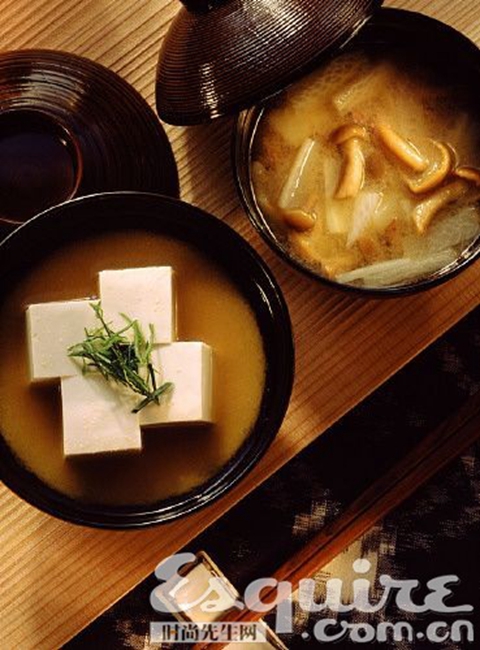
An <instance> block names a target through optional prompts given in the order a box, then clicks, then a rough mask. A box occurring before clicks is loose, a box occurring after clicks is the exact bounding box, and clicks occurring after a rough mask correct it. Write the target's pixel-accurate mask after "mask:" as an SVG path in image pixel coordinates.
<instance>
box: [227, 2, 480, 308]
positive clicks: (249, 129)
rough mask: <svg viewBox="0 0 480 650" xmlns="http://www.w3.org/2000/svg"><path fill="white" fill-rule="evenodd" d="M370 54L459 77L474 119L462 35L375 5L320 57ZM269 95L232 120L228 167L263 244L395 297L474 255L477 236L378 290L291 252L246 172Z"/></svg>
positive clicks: (468, 47)
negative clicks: (424, 271)
mask: <svg viewBox="0 0 480 650" xmlns="http://www.w3.org/2000/svg"><path fill="white" fill-rule="evenodd" d="M356 48H360V49H363V50H366V51H367V52H368V51H371V52H382V51H386V52H387V53H389V52H391V51H395V50H397V51H400V52H401V51H405V52H411V53H414V55H415V56H416V57H418V60H419V61H421V62H422V63H423V64H426V65H427V66H428V67H429V68H430V69H431V70H432V72H434V73H435V74H437V75H440V77H441V78H442V79H444V83H445V84H446V85H447V86H448V83H449V80H455V82H456V83H458V81H459V79H460V80H461V82H462V84H464V85H465V87H466V88H467V89H468V91H469V93H470V95H471V105H472V110H474V111H475V113H474V114H476V115H478V116H479V120H480V91H479V88H480V50H479V49H478V47H477V46H476V45H475V44H474V43H472V42H471V41H470V40H468V39H467V38H466V37H465V36H464V35H463V34H461V33H459V32H458V31H456V30H454V29H453V28H451V27H449V26H447V25H445V24H444V23H442V22H440V21H438V20H435V19H433V18H429V17H427V16H424V15H422V14H418V13H414V12H408V11H404V10H397V9H380V10H378V11H377V12H376V13H375V14H374V16H373V17H372V18H370V20H369V21H368V22H367V23H366V24H365V25H364V26H363V27H362V29H361V30H360V31H359V32H358V34H357V35H356V36H355V37H354V38H353V39H351V40H350V41H349V43H348V44H347V45H346V47H344V48H342V49H341V50H339V51H338V50H337V52H336V53H333V54H332V53H331V52H330V53H329V54H328V56H327V57H326V58H324V61H328V60H329V59H330V57H334V56H336V55H337V54H338V53H342V52H345V51H348V50H349V49H356ZM276 101H277V98H276V97H273V98H272V99H270V100H267V101H266V102H264V103H262V104H258V105H257V106H255V107H253V108H251V109H249V110H246V111H244V112H242V113H241V114H240V115H239V117H238V121H237V125H236V130H235V142H234V155H233V157H234V166H235V175H236V180H237V186H238V190H239V194H240V197H241V199H242V202H243V205H244V207H245V210H246V212H247V215H248V217H249V219H250V221H251V222H252V224H253V226H254V227H255V228H256V229H257V231H258V232H259V233H260V234H261V235H262V237H263V238H264V239H265V241H266V242H267V244H268V245H269V246H270V247H271V248H272V249H273V250H274V251H275V252H276V253H278V254H279V255H280V256H281V257H282V258H283V259H285V260H286V261H287V262H288V263H289V264H291V265H292V266H294V267H295V268H297V269H298V270H300V271H302V272H304V273H306V274H307V275H308V276H310V277H313V278H315V279H316V280H319V281H320V282H322V283H323V284H326V285H328V286H330V287H334V288H337V289H342V290H345V291H350V292H353V293H355V294H360V295H363V296H383V297H386V296H399V295H405V294H410V293H415V292H418V291H421V290H424V289H429V288H431V287H434V286H437V285H439V284H441V283H443V282H445V281H447V280H449V279H450V278H452V277H454V276H455V275H457V274H458V273H460V272H461V271H462V270H463V269H465V268H466V267H468V266H469V265H470V264H471V263H472V262H474V261H475V260H476V259H477V258H478V257H479V255H480V238H477V239H476V240H475V241H473V242H472V243H471V244H470V245H469V246H468V247H467V248H466V249H465V250H464V251H463V252H462V253H461V255H459V257H458V258H457V259H456V260H455V261H454V262H453V263H452V264H450V265H448V266H447V267H445V268H443V269H441V270H439V271H437V272H436V273H434V274H432V275H430V276H428V277H426V278H423V279H419V280H416V281H412V282H407V283H404V284H401V285H396V286H387V287H381V288H373V287H367V286H366V287H360V286H353V285H349V284H341V283H339V282H335V281H333V280H329V279H328V278H326V277H325V276H324V275H322V274H321V272H320V271H319V270H318V268H314V267H313V266H309V265H308V263H307V262H304V261H302V260H300V259H299V258H298V257H296V256H294V255H292V253H291V251H290V249H289V247H288V244H287V242H286V241H285V240H284V239H281V238H280V237H279V236H278V235H277V234H276V233H275V232H274V230H273V229H272V228H271V226H270V223H269V220H268V218H267V216H266V215H265V214H263V212H262V210H261V208H260V206H259V205H258V202H257V200H256V197H255V191H254V187H253V181H252V176H251V162H252V151H253V144H254V139H255V134H256V132H257V129H258V125H259V122H260V120H261V118H262V115H263V113H264V111H265V110H267V109H268V106H269V105H270V102H276Z"/></svg>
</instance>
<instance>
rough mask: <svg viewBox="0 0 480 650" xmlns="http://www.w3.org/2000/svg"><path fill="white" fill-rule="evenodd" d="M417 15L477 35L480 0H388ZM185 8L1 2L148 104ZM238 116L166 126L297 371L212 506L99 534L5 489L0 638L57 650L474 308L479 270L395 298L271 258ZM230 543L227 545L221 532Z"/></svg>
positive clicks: (156, 1) (16, 26)
mask: <svg viewBox="0 0 480 650" xmlns="http://www.w3.org/2000/svg"><path fill="white" fill-rule="evenodd" d="M386 4H391V5H394V6H396V7H400V8H405V9H412V10H418V11H422V12H424V13H428V14H430V15H433V16H435V17H437V18H439V19H441V20H443V21H445V22H448V23H450V24H452V25H453V26H455V27H456V28H458V29H460V30H462V31H464V32H465V33H466V34H467V35H468V36H470V38H472V39H473V40H476V41H477V42H478V43H480V18H479V17H478V16H479V11H480V0H456V1H455V2H451V0H403V1H400V0H399V1H397V2H387V3H386ZM178 6H179V4H178V3H177V2H176V1H175V0H172V1H170V2H169V1H167V0H141V1H139V2H131V0H82V1H81V2H78V0H0V16H1V36H0V47H1V49H2V50H9V49H19V48H28V47H41V48H53V49H62V50H66V51H70V52H74V53H77V54H81V55H84V56H87V57H89V58H91V59H94V60H96V61H98V62H100V63H102V64H104V65H106V66H108V67H110V68H112V69H113V70H115V71H116V72H117V73H119V74H120V75H121V76H122V77H124V78H125V79H126V80H127V81H129V82H130V83H131V84H133V85H134V86H135V87H136V88H137V90H139V91H140V92H141V93H142V94H143V96H144V97H145V98H146V99H147V100H148V101H149V102H150V103H151V104H152V106H153V104H154V76H155V65H156V59H157V53H158V50H159V47H160V43H161V40H162V37H163V36H164V34H165V31H166V29H167V27H168V24H169V21H170V20H171V18H172V17H173V16H174V15H175V13H176V11H177V9H178ZM231 128H232V122H231V121H230V120H225V121H222V122H220V123H218V124H215V125H214V126H213V127H212V126H210V127H208V126H207V127H194V128H190V129H181V128H167V131H168V134H169V136H170V139H171V141H172V143H173V146H174V151H175V155H176V158H177V163H178V167H179V173H180V179H181V187H182V197H183V198H184V199H185V200H188V201H191V202H193V203H195V204H197V205H199V206H201V207H202V208H205V209H206V210H209V211H211V212H214V213H215V214H217V215H218V216H219V217H221V218H222V219H224V220H225V221H226V222H228V223H229V224H230V225H231V226H233V227H234V228H236V229H237V230H238V231H239V232H240V233H241V234H242V235H243V236H244V237H245V238H246V239H248V240H249V241H250V242H251V243H252V244H253V245H254V246H255V248H256V249H257V250H258V251H259V252H260V253H261V254H262V256H263V257H264V258H265V259H266V260H267V262H268V263H269V264H270V266H271V267H272V269H273V271H274V273H275V275H276V277H277V278H278V280H279V282H280V284H281V286H282V288H283V290H284V292H285V295H286V297H287V300H288V303H289V307H290V310H291V314H292V319H293V324H294V328H295V339H296V348H297V377H296V383H295V389H294V394H293V399H292V403H291V406H290V410H289V413H288V416H287V418H286V421H285V423H284V426H283V427H282V430H281V432H280V434H279V436H278V438H277V440H276V442H275V444H274V445H273V446H272V448H271V449H270V451H269V453H268V454H267V456H266V457H265V458H264V459H263V461H262V462H261V463H260V465H259V466H258V467H257V468H256V470H255V471H254V472H253V473H252V474H250V475H249V476H248V477H247V478H246V479H245V480H244V481H243V482H242V483H241V484H240V485H239V486H238V487H237V488H236V489H235V490H234V491H233V492H232V493H230V494H229V495H227V496H226V497H225V498H224V499H223V500H221V501H220V502H218V503H216V504H214V505H213V506H211V507H210V508H208V509H207V510H204V511H202V512H200V513H198V514H197V515H194V516H192V517H190V518H188V519H184V520H182V521H179V522H178V523H174V524H170V525H168V526H164V527H161V528H157V529H153V530H148V531H142V532H135V533H127V532H102V531H95V530H86V529H82V528H77V527H74V526H72V525H69V524H65V523H62V522H58V521H56V520H54V519H52V518H50V517H48V516H47V515H44V514H42V513H39V512H37V511H35V510H34V509H33V508H31V507H30V506H28V505H26V504H24V503H23V502H22V501H20V500H19V499H18V498H17V497H16V496H14V495H13V494H12V493H10V492H9V491H8V490H7V489H6V488H4V487H3V486H0V639H1V641H0V646H1V647H2V648H5V649H6V650H28V649H32V650H33V648H35V650H52V648H56V647H58V646H60V645H61V644H62V643H64V642H65V641H67V640H68V639H69V638H71V637H72V636H73V635H74V634H76V633H77V632H78V631H79V630H80V629H81V628H82V627H84V626H85V625H86V624H87V623H88V622H89V621H91V620H92V619H94V618H95V617H96V616H98V615H99V614H100V613H101V612H102V611H103V610H104V609H105V608H107V607H108V606H109V605H111V604H112V603H113V602H114V601H115V600H117V599H118V598H120V597H121V596H122V595H123V594H125V593H126V592H127V591H128V590H129V589H131V588H132V587H133V586H134V585H135V584H136V583H138V582H139V581H140V580H141V579H142V578H144V577H145V576H146V575H147V574H148V573H149V572H151V571H152V569H153V568H154V567H155V565H156V564H157V563H158V562H159V561H160V560H161V559H162V558H163V557H164V556H165V555H167V554H169V553H171V552H173V551H175V550H176V549H178V548H179V547H180V546H183V545H185V544H186V543H187V542H188V541H189V539H192V538H193V537H194V536H195V535H197V534H198V533H199V532H200V531H201V530H203V529H204V528H205V527H206V526H208V525H209V524H210V523H211V522H212V521H214V520H215V519H216V518H217V517H219V516H220V515H221V514H222V513H223V512H225V511H226V510H227V509H228V508H230V507H231V506H232V504H234V503H235V502H237V501H238V500H240V499H241V498H242V497H243V496H245V495H246V494H247V493H248V492H249V491H251V490H253V489H254V488H255V487H256V486H257V485H258V484H259V483H261V482H262V481H264V480H265V479H266V478H267V477H268V476H269V475H271V474H272V473H273V472H275V471H276V470H277V469H278V468H279V467H281V466H282V465H283V464H284V463H286V462H287V461H288V460H289V459H290V458H292V457H293V456H294V455H295V454H297V453H298V452H299V451H300V450H301V449H302V448H304V447H305V446H306V445H307V444H308V443H309V442H311V441H312V440H313V439H314V438H315V437H316V436H318V435H319V434H320V433H322V431H324V430H325V429H326V428H328V427H329V426H330V425H331V424H332V423H333V422H334V421H335V420H337V419H338V418H339V417H341V416H342V414H344V413H345V412H347V411H348V410H350V409H351V408H352V407H353V406H354V405H355V404H357V403H358V402H359V401H361V400H362V399H364V398H365V397H366V396H367V395H368V394H369V393H370V392H372V391H373V390H374V389H375V388H376V387H378V386H379V385H380V384H381V383H382V382H383V381H385V380H386V379H387V378H388V377H389V376H391V375H392V374H393V373H395V372H396V371H397V370H398V369H399V368H400V367H401V366H403V365H404V364H405V363H407V362H408V361H409V360H410V359H411V358H412V357H413V356H415V355H416V354H418V353H419V352H420V351H421V350H422V349H424V348H425V347H426V346H427V345H429V344H430V343H431V342H432V341H433V340H435V339H436V338H437V337H438V336H440V335H441V334H442V333H443V332H444V331H446V330H447V329H448V328H450V327H451V326H452V325H453V324H454V323H456V322H457V321H458V320H460V319H461V318H462V317H463V316H464V315H465V314H467V313H468V312H469V311H470V310H471V309H473V308H474V307H475V306H476V305H478V304H479V303H480V265H478V264H477V266H476V267H474V268H471V269H469V270H468V271H467V272H466V273H464V274H463V275H462V276H461V277H459V278H457V279H456V280H454V281H452V282H451V283H449V284H448V285H446V286H444V287H440V288H438V289H435V290H433V291H431V292H428V293H425V294H423V295H419V296H415V297H410V298H403V299H401V300H387V301H380V300H365V299H358V298H356V299H353V298H352V297H349V296H345V295H342V294H339V293H336V292H334V291H331V290H328V289H325V288H322V287H320V286H318V285H317V284H315V283H313V282H312V281H310V280H307V279H305V278H303V277H301V276H300V275H299V274H298V273H296V272H294V271H292V270H291V269H290V268H289V267H287V266H286V265H285V264H284V263H283V262H281V261H280V260H278V259H277V258H276V257H275V256H274V255H273V254H272V253H271V252H270V251H268V250H267V248H266V246H265V245H264V244H263V243H262V242H261V241H260V239H259V237H258V236H257V235H256V234H255V233H254V232H253V229H252V228H251V227H250V225H249V224H248V222H247V220H246V218H245V216H244V214H243V213H242V210H241V208H240V206H239V202H238V199H237V198H236V194H235V190H234V187H233V181H232V175H231V171H230V159H229V156H230V149H229V147H230V137H231ZM225 543H228V540H225Z"/></svg>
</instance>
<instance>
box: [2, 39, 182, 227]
mask: <svg viewBox="0 0 480 650" xmlns="http://www.w3.org/2000/svg"><path fill="white" fill-rule="evenodd" d="M29 143H30V145H29ZM62 145H64V149H65V151H64V152H63V154H62ZM29 146H30V147H31V149H30V150H29ZM2 151H3V152H4V154H5V155H4V159H3V160H2V158H1V154H2ZM12 151H13V152H14V154H13V155H12ZM30 152H31V154H30ZM29 154H30V155H29ZM54 154H56V155H54ZM68 157H69V158H70V163H71V164H70V165H69V163H68V162H66V161H65V158H68ZM6 158H8V160H7V159H6ZM56 162H57V163H60V162H62V165H63V166H62V167H60V172H65V174H64V176H65V178H66V181H65V182H66V186H65V187H63V188H62V187H55V188H54V190H55V191H52V182H51V181H52V179H55V178H57V179H58V178H59V172H58V169H59V165H56ZM49 172H50V173H49ZM60 175H61V174H60ZM42 176H45V177H46V178H45V179H44V180H43V181H42V178H41V177H42ZM42 182H44V183H45V185H46V191H45V192H43V191H42V187H41V183H42ZM119 190H138V191H146V192H157V193H159V194H165V195H168V196H175V197H177V196H178V191H179V189H178V175H177V169H176V165H175V160H174V157H173V153H172V150H171V146H170V143H169V141H168V138H167V136H166V134H165V131H164V130H163V127H162V126H161V124H160V122H159V120H158V118H157V117H156V115H155V113H154V112H153V110H152V109H151V108H150V106H149V105H148V104H147V102H146V101H145V100H144V99H143V98H142V97H141V95H140V94H139V93H138V92H137V91H136V90H135V89H134V88H133V87H132V86H130V84H128V83H127V82H126V81H124V80H123V79H122V78H121V77H119V76H118V75H117V74H115V73H114V72H112V71H111V70H108V69H107V68H105V67H103V66H102V65H100V64H98V63H95V62H93V61H90V60H88V59H86V58H83V57H80V56H76V55H73V54H68V53H65V52H57V51H50V50H23V51H22V50H20V51H15V52H6V53H2V54H0V199H1V197H2V195H3V196H4V199H5V200H3V201H1V200H0V225H2V224H3V233H1V234H5V233H6V231H7V230H8V224H9V223H11V224H12V226H16V225H18V223H19V222H22V221H25V220H26V219H28V218H29V217H31V216H33V215H34V214H37V213H38V212H40V211H42V210H44V209H46V208H48V207H51V205H56V204H58V203H60V202H61V201H63V200H67V199H69V198H72V197H73V196H82V195H86V194H92V193H96V192H104V191H105V192H109V191H119ZM15 193H16V194H17V195H18V201H17V205H15V201H13V199H12V197H14V196H15ZM7 196H8V197H9V201H8V202H7V201H6V197H7ZM12 202H13V205H12Z"/></svg>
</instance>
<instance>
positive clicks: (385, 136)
mask: <svg viewBox="0 0 480 650" xmlns="http://www.w3.org/2000/svg"><path fill="white" fill-rule="evenodd" d="M451 77H452V75H450V77H449V78H448V79H447V78H444V77H443V76H442V73H441V71H440V74H439V71H438V70H437V71H435V72H433V71H432V70H431V69H430V67H429V66H428V65H422V62H421V61H420V62H419V61H418V57H417V58H416V57H415V55H412V56H410V55H408V54H405V53H403V52H402V53H400V52H385V51H382V52H376V51H375V52H367V51H364V50H356V51H350V52H346V53H344V54H342V55H340V56H338V57H337V58H335V59H333V60H332V61H330V62H329V63H327V64H326V65H324V66H323V67H322V68H320V69H319V70H317V71H315V72H314V73H313V74H311V75H309V76H308V77H306V78H304V79H302V80H301V81H300V82H297V83H296V84H294V85H293V86H291V87H290V88H289V89H287V90H286V91H284V92H283V93H282V94H281V95H280V96H278V97H277V98H276V99H275V100H273V101H272V102H270V103H269V104H267V106H266V108H265V109H264V112H263V114H262V116H261V118H260V122H259V124H258V128H257V131H256V135H255V139H254V143H253V150H252V161H251V178H252V183H253V187H254V192H255V198H256V201H257V203H258V206H259V208H260V209H261V211H262V212H263V214H264V215H265V216H266V218H267V219H268V221H269V223H270V226H271V227H272V229H273V231H274V232H275V234H276V236H277V237H279V238H280V239H281V240H282V241H283V242H285V244H286V245H287V247H288V248H289V250H290V252H291V254H292V255H293V256H294V257H296V258H298V259H299V260H300V261H301V262H302V263H303V264H305V265H307V266H308V267H310V268H312V269H313V270H315V271H317V272H318V271H319V272H320V273H321V274H322V275H324V276H326V277H328V278H330V279H333V280H335V281H337V282H340V283H345V284H354V285H360V286H365V287H383V286H394V285H401V284H402V283H405V282H412V281H415V280H419V279H422V278H424V277H427V276H429V275H431V274H433V273H435V272H437V271H439V270H440V269H442V268H444V267H448V266H449V265H450V264H451V263H453V262H454V261H455V260H456V259H457V258H458V257H459V256H460V255H461V253H462V252H463V251H464V250H465V249H466V248H467V247H468V246H469V245H470V244H471V243H472V242H473V241H474V240H475V239H476V238H477V236H478V235H479V233H480V208H479V205H478V200H479V198H480V146H479V145H480V129H479V122H478V104H477V105H476V106H474V105H473V104H474V101H473V100H472V97H470V95H469V90H468V84H467V83H466V81H465V77H464V76H462V75H461V74H460V73H459V74H458V76H457V77H458V78H451Z"/></svg>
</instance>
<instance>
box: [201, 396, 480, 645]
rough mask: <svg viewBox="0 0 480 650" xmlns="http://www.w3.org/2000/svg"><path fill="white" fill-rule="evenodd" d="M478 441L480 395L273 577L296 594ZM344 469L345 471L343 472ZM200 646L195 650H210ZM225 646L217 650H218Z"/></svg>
mask: <svg viewBox="0 0 480 650" xmlns="http://www.w3.org/2000/svg"><path fill="white" fill-rule="evenodd" d="M478 438H480V391H479V392H477V393H476V394H475V395H474V396H473V397H471V398H469V399H468V401H467V402H466V404H465V405H464V406H463V407H461V408H460V409H459V410H458V411H457V412H456V413H455V414H454V415H453V416H452V417H450V418H449V419H448V420H446V421H445V422H444V423H443V424H442V425H441V426H440V427H438V429H436V430H434V431H433V432H432V433H430V434H428V435H427V436H426V437H425V438H424V439H423V440H422V442H420V443H419V444H418V445H416V447H415V448H414V449H413V450H412V451H411V452H409V453H408V454H407V455H406V456H404V457H403V458H402V459H401V460H400V461H399V462H398V463H397V464H396V465H394V466H393V467H392V469H390V470H389V471H388V472H387V473H386V474H384V475H383V476H382V477H381V478H380V479H378V480H377V481H375V483H373V485H372V486H371V487H369V488H368V489H367V490H365V492H364V493H363V494H362V495H361V496H360V497H359V498H358V499H357V500H356V501H355V502H354V503H353V504H351V505H350V506H349V507H348V508H347V510H345V512H344V513H343V514H342V515H341V516H340V517H338V519H337V520H335V521H334V522H332V524H330V525H329V526H327V527H326V528H324V529H323V530H322V531H320V532H319V533H318V534H317V535H315V537H314V538H313V539H312V540H311V541H310V542H309V543H308V544H307V545H306V546H305V547H304V548H303V549H302V550H300V551H299V552H297V553H295V554H294V555H293V556H292V557H291V558H290V559H289V560H287V562H285V564H283V565H282V566H281V567H280V568H279V569H278V571H276V573H275V575H274V577H275V578H276V580H278V581H279V582H280V581H282V580H286V581H288V582H289V583H291V585H292V588H293V589H296V588H297V586H298V584H299V582H300V580H302V579H304V578H307V577H311V576H313V575H314V574H315V573H317V572H318V571H319V570H320V569H321V568H322V567H324V566H326V565H327V564H328V563H329V562H331V561H332V560H333V559H334V558H335V557H336V556H337V555H338V554H339V553H341V552H342V551H343V550H344V549H346V548H347V547H348V546H350V545H351V544H352V543H353V542H355V541H356V540H357V539H358V538H359V537H361V536H362V535H364V534H365V533H366V532H367V531H368V530H370V528H372V526H374V525H375V524H376V523H378V522H379V521H381V520H382V519H383V518H384V517H385V516H386V515H387V514H388V513H390V512H391V511H392V510H394V509H395V508H396V507H397V506H399V505H400V504H401V503H403V502H404V501H405V500H406V499H408V497H410V496H412V495H413V494H414V493H415V492H416V491H417V490H418V489H419V488H420V487H421V486H423V485H424V484H425V483H426V482H427V481H429V480H430V479H431V478H432V477H433V476H434V475H435V474H436V473H437V472H438V471H440V470H441V469H442V468H444V467H445V466H446V465H448V463H450V462H451V461H452V460H454V459H455V458H457V457H458V456H459V455H460V454H461V453H462V452H464V451H465V450H466V449H467V448H468V447H469V446H471V445H472V444H473V443H474V442H475V441H476V440H477V439H478ZM339 469H341V468H339ZM274 596H275V588H269V589H265V590H264V591H263V592H262V601H263V602H264V603H265V602H269V601H271V600H273V597H274ZM263 616H264V614H262V613H260V612H256V611H252V610H251V609H249V610H243V611H241V612H239V611H237V610H235V611H234V612H233V613H230V614H229V615H226V616H225V617H223V618H222V622H224V621H232V622H233V621H234V622H247V621H258V620H260V619H261V618H262V617H263ZM210 645H211V644H209V643H199V644H196V645H195V646H194V650H203V649H204V648H208V647H210ZM225 645H226V644H218V643H217V644H215V646H214V647H215V650H220V649H221V648H223V647H225Z"/></svg>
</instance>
